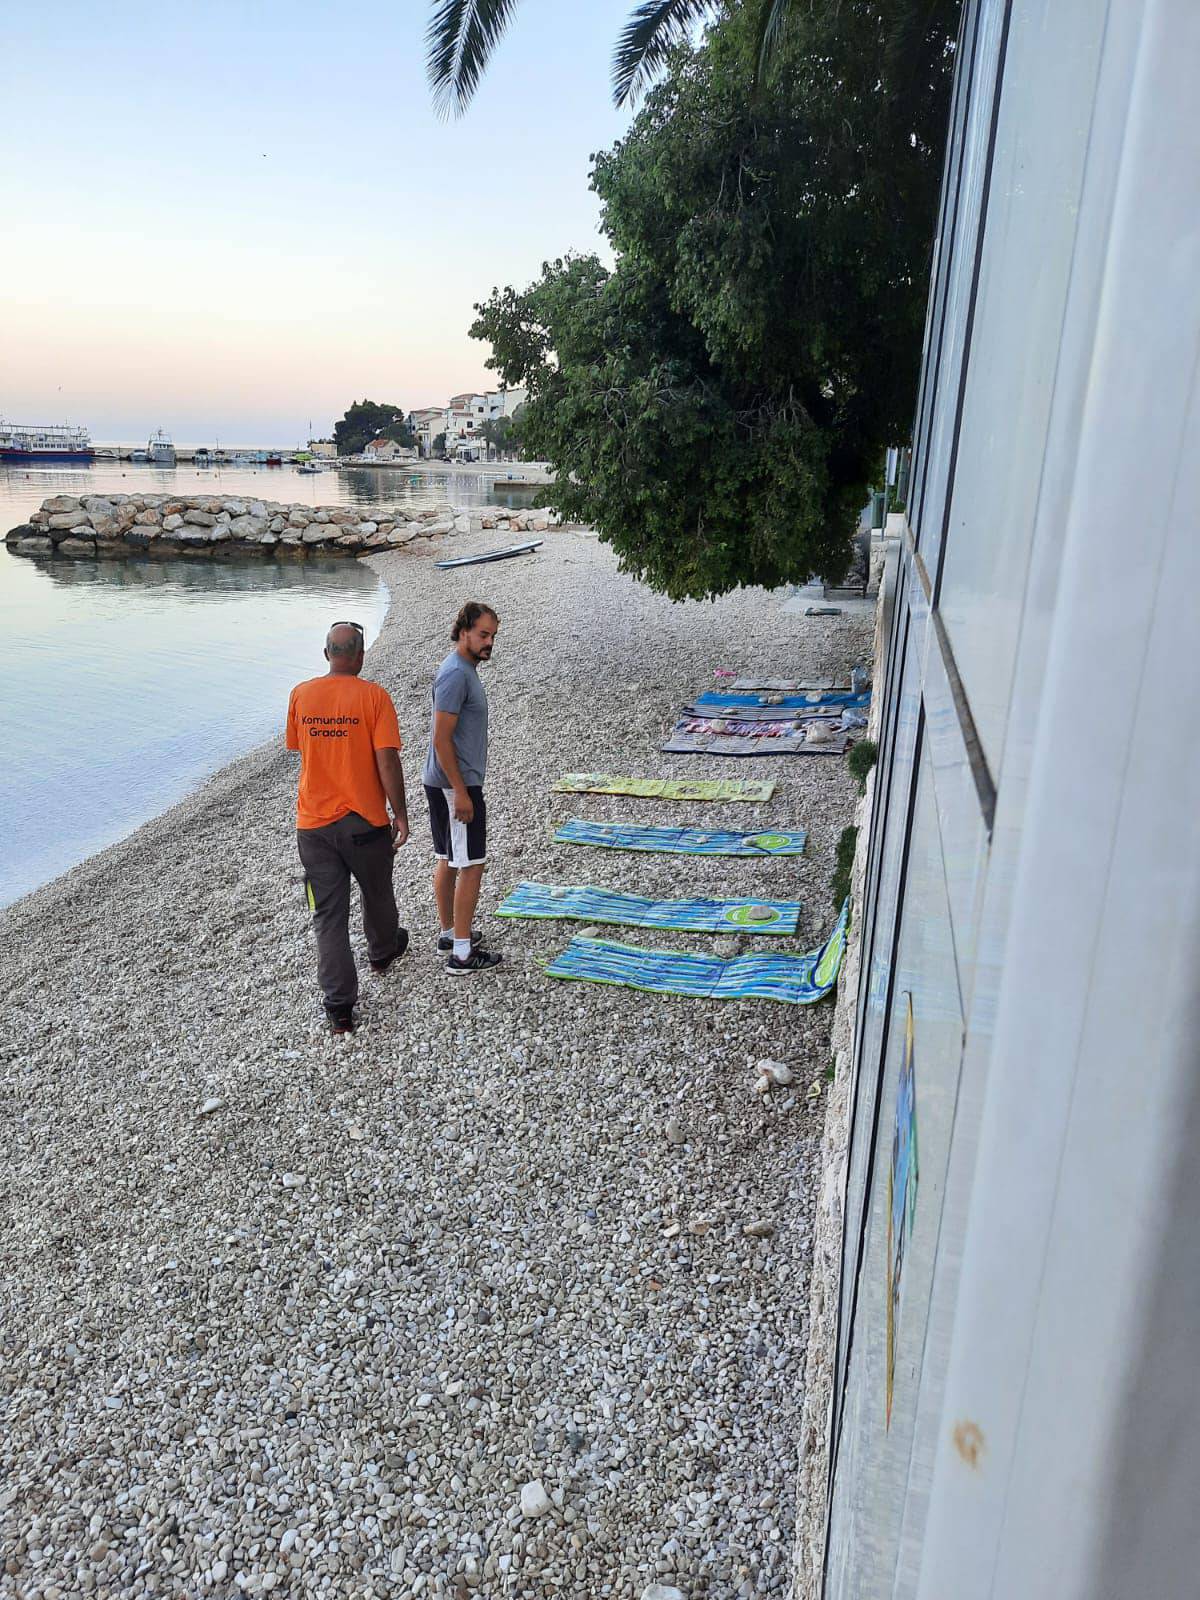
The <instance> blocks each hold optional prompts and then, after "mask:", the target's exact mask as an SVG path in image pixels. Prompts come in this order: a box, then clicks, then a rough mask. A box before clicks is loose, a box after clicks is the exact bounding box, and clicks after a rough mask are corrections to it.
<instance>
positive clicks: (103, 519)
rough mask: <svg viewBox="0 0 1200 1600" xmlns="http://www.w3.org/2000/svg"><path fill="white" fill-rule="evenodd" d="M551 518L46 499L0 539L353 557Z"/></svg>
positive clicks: (165, 498)
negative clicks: (415, 541) (23, 520)
mask: <svg viewBox="0 0 1200 1600" xmlns="http://www.w3.org/2000/svg"><path fill="white" fill-rule="evenodd" d="M557 525H558V517H557V514H556V513H555V512H553V511H532V510H524V511H510V510H508V509H507V508H505V507H503V506H479V507H474V508H472V509H471V510H469V511H464V510H457V511H456V510H453V509H452V508H451V507H450V506H449V505H447V504H446V503H445V502H442V503H438V504H426V505H418V504H415V503H410V504H404V505H397V506H304V505H282V504H279V503H278V502H276V501H272V500H253V499H249V498H245V497H241V496H232V495H231V496H222V495H208V494H192V495H168V494H162V495H152V494H146V495H143V494H109V495H97V494H85V495H83V496H76V495H70V494H56V495H51V496H50V498H49V499H48V500H44V501H43V502H42V505H41V509H40V510H38V511H35V512H34V513H33V515H32V516H31V517H30V519H29V521H28V522H26V523H22V524H21V525H20V527H17V528H12V529H11V530H10V531H9V532H8V534H7V535H6V537H5V542H6V544H7V546H8V548H9V550H11V551H12V552H13V553H14V554H15V555H21V556H45V555H54V556H65V557H73V556H76V557H77V556H97V555H102V556H119V557H125V556H240V555H248V556H275V557H285V558H293V557H304V556H307V555H314V554H315V555H349V556H357V555H362V554H366V553H369V552H370V551H372V550H380V549H392V548H394V547H395V546H397V545H404V544H411V543H412V542H413V541H414V540H424V539H443V538H448V537H450V536H451V535H453V534H458V533H475V532H479V531H480V530H482V529H485V528H495V529H496V530H497V531H498V532H508V533H544V532H545V531H546V529H548V528H553V527H556V526H557Z"/></svg>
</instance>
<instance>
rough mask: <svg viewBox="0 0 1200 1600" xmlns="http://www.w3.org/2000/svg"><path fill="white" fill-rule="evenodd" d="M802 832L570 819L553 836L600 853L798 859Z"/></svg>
mask: <svg viewBox="0 0 1200 1600" xmlns="http://www.w3.org/2000/svg"><path fill="white" fill-rule="evenodd" d="M807 837H808V836H807V834H806V833H805V831H804V829H803V828H792V829H787V830H783V829H780V830H779V831H778V832H765V833H729V832H721V831H719V830H718V831H715V832H709V833H705V832H704V831H703V830H702V829H700V828H650V827H645V828H643V827H636V826H634V825H632V824H626V823H623V822H584V821H582V820H581V819H580V818H578V817H572V819H571V820H570V821H569V822H564V823H563V825H562V826H561V827H560V828H559V829H558V831H557V832H556V833H555V835H554V842H555V844H586V845H595V846H596V847H597V848H599V849H602V850H646V851H652V852H654V853H656V854H658V855H678V856H798V855H802V854H803V853H804V844H805V840H806V838H807Z"/></svg>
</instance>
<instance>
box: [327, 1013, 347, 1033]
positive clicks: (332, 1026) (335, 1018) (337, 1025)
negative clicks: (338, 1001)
mask: <svg viewBox="0 0 1200 1600" xmlns="http://www.w3.org/2000/svg"><path fill="white" fill-rule="evenodd" d="M325 1015H326V1016H327V1017H328V1018H329V1031H330V1033H332V1034H334V1035H337V1034H340V1033H353V1032H354V1013H353V1011H327V1012H326V1013H325Z"/></svg>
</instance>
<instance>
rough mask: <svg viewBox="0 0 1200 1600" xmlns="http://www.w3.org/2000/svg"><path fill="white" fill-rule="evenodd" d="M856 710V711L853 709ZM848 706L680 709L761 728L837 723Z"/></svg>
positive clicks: (684, 714)
mask: <svg viewBox="0 0 1200 1600" xmlns="http://www.w3.org/2000/svg"><path fill="white" fill-rule="evenodd" d="M851 709H852V708H851ZM846 710H847V708H846V707H844V706H804V707H794V708H790V707H788V706H705V705H697V704H696V703H695V702H694V701H693V703H692V704H691V705H687V706H683V707H681V709H680V712H679V715H680V716H681V717H707V718H709V719H710V720H711V721H713V722H739V723H745V724H746V725H747V726H754V727H757V725H758V724H759V723H772V722H787V723H790V724H791V725H792V726H793V727H800V726H801V725H802V724H803V723H805V722H820V721H822V720H825V721H829V722H836V721H837V719H838V717H844V716H845V715H846Z"/></svg>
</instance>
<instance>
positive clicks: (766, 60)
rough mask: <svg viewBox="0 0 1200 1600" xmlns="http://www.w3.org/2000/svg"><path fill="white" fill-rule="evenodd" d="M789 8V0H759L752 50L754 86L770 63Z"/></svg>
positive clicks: (764, 74) (762, 76) (761, 78)
mask: <svg viewBox="0 0 1200 1600" xmlns="http://www.w3.org/2000/svg"><path fill="white" fill-rule="evenodd" d="M790 9H791V0H761V4H760V6H759V12H758V26H757V28H756V30H755V32H756V34H757V38H756V40H755V51H754V86H755V88H757V87H758V85H759V84H760V83H761V82H762V80H763V78H764V77H765V76H766V72H767V68H768V67H769V66H770V63H771V56H772V54H773V53H774V50H775V47H776V45H778V43H779V39H780V36H781V34H782V33H783V25H784V23H785V22H786V21H787V15H788V11H789V10H790Z"/></svg>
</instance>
